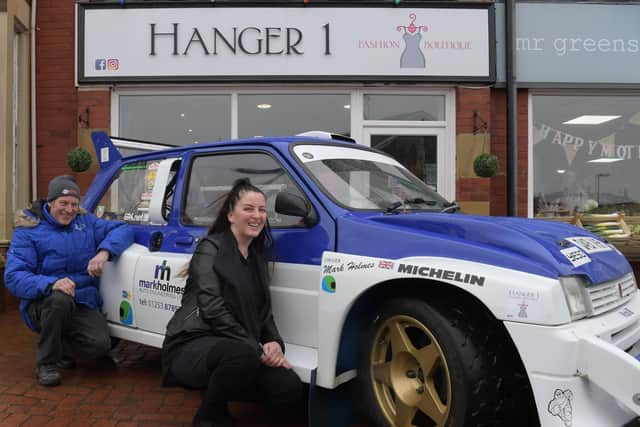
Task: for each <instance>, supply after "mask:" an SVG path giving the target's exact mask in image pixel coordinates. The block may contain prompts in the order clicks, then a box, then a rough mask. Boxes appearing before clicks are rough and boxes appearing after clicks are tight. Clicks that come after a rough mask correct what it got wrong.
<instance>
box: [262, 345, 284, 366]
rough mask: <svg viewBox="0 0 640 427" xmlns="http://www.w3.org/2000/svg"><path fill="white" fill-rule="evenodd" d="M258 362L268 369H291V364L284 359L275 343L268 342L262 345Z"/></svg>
mask: <svg viewBox="0 0 640 427" xmlns="http://www.w3.org/2000/svg"><path fill="white" fill-rule="evenodd" d="M260 362H261V363H262V364H263V365H267V366H269V367H270V368H287V369H291V364H289V361H288V360H287V359H285V357H284V354H283V353H282V348H281V347H280V344H279V343H278V342H277V341H270V342H268V343H265V344H262V356H260Z"/></svg>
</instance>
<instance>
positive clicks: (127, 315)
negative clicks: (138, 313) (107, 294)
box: [120, 290, 133, 325]
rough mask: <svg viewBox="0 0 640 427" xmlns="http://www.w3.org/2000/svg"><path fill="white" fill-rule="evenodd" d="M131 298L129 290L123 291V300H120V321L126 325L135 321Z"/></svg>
mask: <svg viewBox="0 0 640 427" xmlns="http://www.w3.org/2000/svg"><path fill="white" fill-rule="evenodd" d="M130 300H131V293H130V292H128V291H124V290H123V291H122V301H121V302H120V322H122V323H123V324H125V325H131V324H132V323H133V308H131V304H130V303H129V301H130Z"/></svg>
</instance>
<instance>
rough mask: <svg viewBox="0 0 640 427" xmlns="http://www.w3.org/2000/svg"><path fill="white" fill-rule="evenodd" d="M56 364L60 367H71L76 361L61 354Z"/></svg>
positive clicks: (74, 365)
mask: <svg viewBox="0 0 640 427" xmlns="http://www.w3.org/2000/svg"><path fill="white" fill-rule="evenodd" d="M56 366H57V367H58V368H60V369H73V368H75V367H76V361H75V360H73V359H72V358H71V357H68V356H62V359H60V360H58V361H57V362H56Z"/></svg>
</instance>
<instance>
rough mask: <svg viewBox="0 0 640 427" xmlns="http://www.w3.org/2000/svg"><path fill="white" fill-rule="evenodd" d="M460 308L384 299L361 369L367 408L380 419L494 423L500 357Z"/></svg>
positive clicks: (459, 426)
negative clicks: (497, 368)
mask: <svg viewBox="0 0 640 427" xmlns="http://www.w3.org/2000/svg"><path fill="white" fill-rule="evenodd" d="M458 314H459V313H455V312H454V311H452V310H447V309H442V308H440V307H439V308H438V309H436V308H435V307H434V306H432V305H430V304H428V303H427V302H424V301H421V300H416V299H409V298H398V299H395V300H392V301H390V302H389V303H388V304H385V309H384V310H383V311H382V312H381V313H380V315H379V316H377V317H376V319H375V320H374V321H373V323H372V324H371V326H370V329H369V331H368V333H367V335H366V338H365V344H364V345H365V347H364V348H363V357H362V360H361V365H360V369H359V382H360V385H361V388H360V391H361V393H362V397H363V398H364V406H365V410H366V411H367V413H368V414H369V416H371V418H372V419H373V421H374V422H376V424H377V425H379V426H393V427H409V426H448V427H463V426H470V425H473V426H481V425H496V409H497V408H498V407H500V397H501V396H500V394H501V392H502V390H501V389H500V387H501V384H502V383H503V381H502V380H501V378H498V377H497V374H496V363H497V359H496V358H495V357H493V355H494V352H493V351H492V349H490V348H487V346H486V345H484V344H486V343H487V341H488V340H487V339H486V337H484V338H483V335H484V332H482V331H483V328H477V326H478V325H477V324H474V321H473V320H472V319H467V320H469V321H471V323H467V322H460V321H459V316H458ZM475 320H479V319H475Z"/></svg>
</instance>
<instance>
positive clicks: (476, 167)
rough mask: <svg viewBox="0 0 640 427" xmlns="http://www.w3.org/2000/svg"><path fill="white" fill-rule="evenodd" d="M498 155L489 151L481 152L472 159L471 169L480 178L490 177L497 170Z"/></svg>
mask: <svg viewBox="0 0 640 427" xmlns="http://www.w3.org/2000/svg"><path fill="white" fill-rule="evenodd" d="M499 166H500V162H499V161H498V157H496V156H495V155H494V154H490V153H482V154H480V155H479V156H478V157H476V158H475V160H474V161H473V171H474V172H475V173H476V175H478V176H479V177H481V178H491V177H492V176H494V175H495V174H496V173H497V172H498V167H499Z"/></svg>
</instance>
